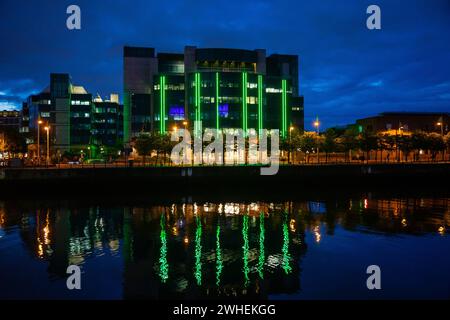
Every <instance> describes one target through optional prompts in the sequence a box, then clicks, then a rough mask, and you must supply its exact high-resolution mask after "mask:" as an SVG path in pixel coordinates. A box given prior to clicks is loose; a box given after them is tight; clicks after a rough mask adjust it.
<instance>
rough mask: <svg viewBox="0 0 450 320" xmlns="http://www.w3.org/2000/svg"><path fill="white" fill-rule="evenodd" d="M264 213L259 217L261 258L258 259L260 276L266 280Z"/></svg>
mask: <svg viewBox="0 0 450 320" xmlns="http://www.w3.org/2000/svg"><path fill="white" fill-rule="evenodd" d="M264 234H265V228H264V213H263V212H261V214H260V215H259V257H258V274H259V277H260V278H261V279H264V262H265V252H264Z"/></svg>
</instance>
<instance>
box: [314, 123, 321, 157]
mask: <svg viewBox="0 0 450 320" xmlns="http://www.w3.org/2000/svg"><path fill="white" fill-rule="evenodd" d="M314 127H316V129H317V137H319V134H320V131H319V130H320V122H319V117H316V121H314ZM317 163H319V139H317Z"/></svg>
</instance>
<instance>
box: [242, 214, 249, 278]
mask: <svg viewBox="0 0 450 320" xmlns="http://www.w3.org/2000/svg"><path fill="white" fill-rule="evenodd" d="M243 219H244V220H243V224H242V237H243V238H244V246H243V247H242V249H244V250H243V257H242V259H243V260H244V267H243V271H244V279H245V286H246V287H247V286H248V284H249V282H250V278H249V272H250V269H249V267H248V250H249V244H248V216H247V215H245V216H244V217H243Z"/></svg>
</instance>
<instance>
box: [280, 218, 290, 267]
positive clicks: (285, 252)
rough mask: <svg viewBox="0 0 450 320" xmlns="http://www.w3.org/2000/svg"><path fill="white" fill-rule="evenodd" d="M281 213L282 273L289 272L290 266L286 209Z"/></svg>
mask: <svg viewBox="0 0 450 320" xmlns="http://www.w3.org/2000/svg"><path fill="white" fill-rule="evenodd" d="M283 215H284V217H283V248H282V249H281V251H282V253H283V260H282V263H281V267H282V268H283V270H284V273H286V274H289V273H291V271H292V267H291V265H290V260H291V256H290V254H289V228H288V213H287V211H285V212H284V214H283Z"/></svg>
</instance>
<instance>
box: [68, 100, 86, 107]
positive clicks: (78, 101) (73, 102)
mask: <svg viewBox="0 0 450 320" xmlns="http://www.w3.org/2000/svg"><path fill="white" fill-rule="evenodd" d="M70 103H71V104H72V105H80V106H89V105H91V102H90V101H80V100H72V101H71V102H70Z"/></svg>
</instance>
